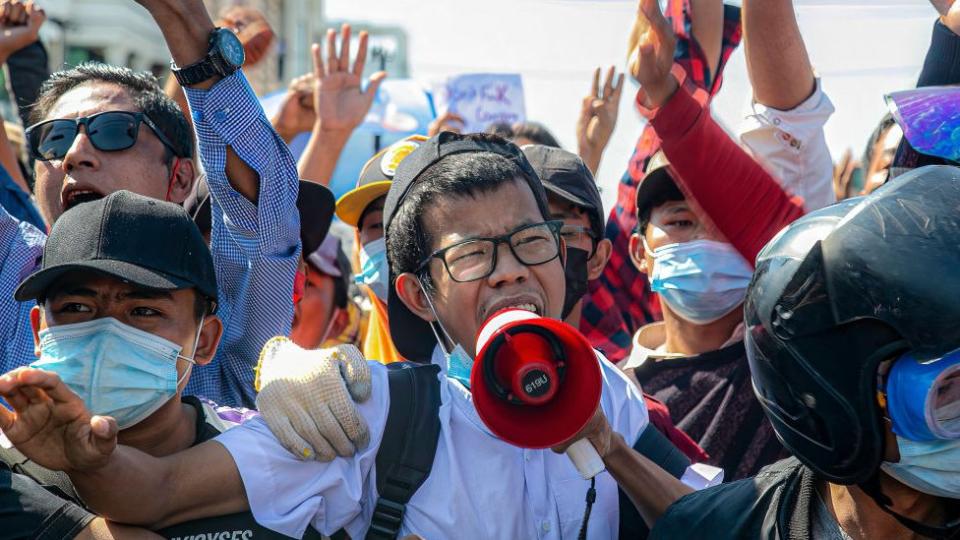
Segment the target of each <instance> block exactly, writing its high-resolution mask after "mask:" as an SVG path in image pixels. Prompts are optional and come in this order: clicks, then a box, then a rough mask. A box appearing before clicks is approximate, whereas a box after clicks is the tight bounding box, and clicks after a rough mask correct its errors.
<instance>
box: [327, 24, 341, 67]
mask: <svg viewBox="0 0 960 540" xmlns="http://www.w3.org/2000/svg"><path fill="white" fill-rule="evenodd" d="M338 65H339V61H338V60H337V33H336V32H335V31H334V29H333V28H330V29H329V30H327V75H329V74H331V73H336V71H337V69H338Z"/></svg>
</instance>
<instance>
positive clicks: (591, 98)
mask: <svg viewBox="0 0 960 540" xmlns="http://www.w3.org/2000/svg"><path fill="white" fill-rule="evenodd" d="M621 90H623V74H622V73H621V74H620V77H619V78H618V80H617V82H616V83H614V68H613V67H611V68H610V69H609V70H608V71H607V77H606V82H605V83H604V85H603V87H602V88H601V87H600V68H597V70H596V71H594V73H593V86H592V87H591V89H590V94H589V95H588V96H586V97H584V98H583V104H582V106H581V108H580V118H579V120H578V121H577V143H578V144H579V145H580V147H581V148H589V149H590V150H592V151H594V152H603V149H604V148H606V146H607V143H609V142H610V136H611V135H612V134H613V128H614V127H616V125H617V112H618V110H619V108H620V92H621Z"/></svg>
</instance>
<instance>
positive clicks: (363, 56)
mask: <svg viewBox="0 0 960 540" xmlns="http://www.w3.org/2000/svg"><path fill="white" fill-rule="evenodd" d="M368 41H370V34H368V33H367V32H366V31H364V32H360V39H359V43H358V44H357V60H356V61H355V62H354V63H353V74H354V75H356V76H357V77H363V68H364V67H366V65H367V42H368Z"/></svg>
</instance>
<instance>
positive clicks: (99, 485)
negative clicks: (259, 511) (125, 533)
mask: <svg viewBox="0 0 960 540" xmlns="http://www.w3.org/2000/svg"><path fill="white" fill-rule="evenodd" d="M68 474H69V475H70V480H71V481H72V482H73V485H74V486H75V487H76V488H77V492H78V493H79V494H80V496H81V497H82V498H83V500H84V502H86V504H87V506H88V507H89V508H91V509H92V510H94V511H95V512H97V513H98V514H100V515H101V516H103V517H104V518H107V519H109V520H111V521H116V522H119V523H129V524H133V525H142V526H146V527H149V528H153V529H158V528H162V527H165V526H168V525H172V524H176V523H182V522H184V521H189V520H193V519H200V518H204V517H211V516H219V515H225V514H231V513H236V512H242V511H244V510H247V509H248V508H249V506H248V504H247V500H246V492H245V491H244V489H243V484H242V482H241V480H240V474H239V472H238V471H237V468H236V465H235V464H234V462H233V459H232V458H231V457H230V454H229V453H228V452H227V451H226V449H225V448H224V447H223V446H222V445H220V444H219V443H216V442H209V443H204V444H201V445H199V446H195V447H193V448H190V449H188V450H185V451H183V452H180V453H177V454H173V455H171V456H168V457H165V458H156V457H153V456H150V455H148V454H145V453H143V452H140V451H139V450H135V449H133V448H131V447H127V446H122V445H121V446H117V448H116V450H115V451H114V452H113V454H112V455H111V457H110V460H109V462H108V463H107V465H105V466H104V467H101V468H99V469H97V470H95V471H92V472H77V471H68Z"/></svg>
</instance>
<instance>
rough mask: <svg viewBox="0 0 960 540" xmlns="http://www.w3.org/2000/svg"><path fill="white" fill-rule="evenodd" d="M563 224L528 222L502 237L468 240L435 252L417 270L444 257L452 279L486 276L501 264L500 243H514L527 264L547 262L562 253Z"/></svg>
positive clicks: (513, 249) (462, 280)
mask: <svg viewBox="0 0 960 540" xmlns="http://www.w3.org/2000/svg"><path fill="white" fill-rule="evenodd" d="M562 227H563V222H562V221H545V222H543V223H534V224H532V225H524V226H522V227H519V228H517V229H514V230H513V231H511V232H508V233H507V234H504V235H502V236H496V237H492V238H471V239H469V240H464V241H463V242H458V243H456V244H453V245H452V246H447V247H445V248H442V249H438V250H437V251H434V252H433V253H431V254H430V255H429V256H428V257H427V258H426V259H424V260H423V261H422V262H421V263H420V266H418V267H417V272H420V271H422V270H423V269H424V268H425V267H426V266H427V265H428V264H429V263H430V261H431V260H433V259H440V260H442V261H443V265H444V267H445V268H446V269H447V273H448V274H450V279H452V280H454V281H456V282H457V283H465V282H468V281H476V280H478V279H483V278H485V277H488V276H489V275H490V274H492V273H493V270H494V269H495V268H496V267H497V251H498V249H497V247H498V246H499V245H500V244H507V245H508V246H510V251H511V252H512V253H513V256H514V257H516V258H517V260H518V261H520V262H521V263H523V264H525V265H527V266H537V265H540V264H544V263H547V262H550V261H552V260H553V259H556V258H557V257H559V256H560V229H561V228H562Z"/></svg>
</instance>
